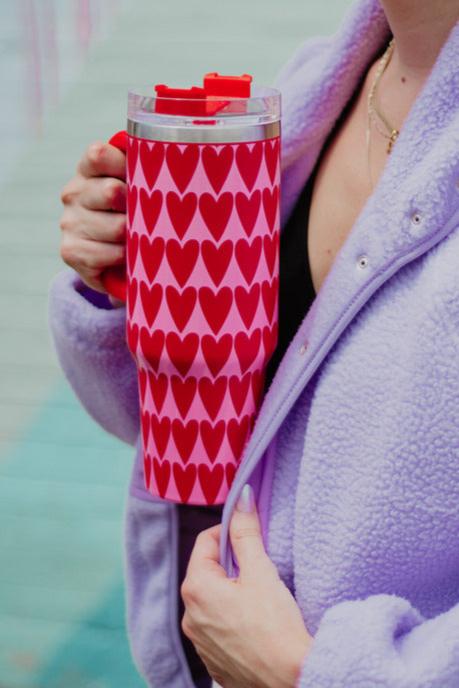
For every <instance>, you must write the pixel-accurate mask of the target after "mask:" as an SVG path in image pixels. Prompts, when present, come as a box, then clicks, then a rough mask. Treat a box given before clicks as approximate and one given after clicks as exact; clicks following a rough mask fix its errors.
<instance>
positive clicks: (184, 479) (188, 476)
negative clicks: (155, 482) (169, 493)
mask: <svg viewBox="0 0 459 688" xmlns="http://www.w3.org/2000/svg"><path fill="white" fill-rule="evenodd" d="M172 472H173V474H174V480H175V485H176V487H177V491H178V493H179V495H180V499H181V500H182V503H183V504H186V503H187V502H188V500H189V498H190V494H191V493H192V491H193V487H194V482H195V480H196V464H194V463H190V464H189V465H188V466H186V467H185V468H184V467H183V466H182V465H181V464H179V463H177V461H174V463H173V465H172Z"/></svg>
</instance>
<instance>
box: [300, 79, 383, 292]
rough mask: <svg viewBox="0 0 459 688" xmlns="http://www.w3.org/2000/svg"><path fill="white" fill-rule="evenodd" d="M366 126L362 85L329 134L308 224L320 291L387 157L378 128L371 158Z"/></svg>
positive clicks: (314, 274)
mask: <svg viewBox="0 0 459 688" xmlns="http://www.w3.org/2000/svg"><path fill="white" fill-rule="evenodd" d="M366 128H367V106H366V89H365V88H363V89H362V90H361V92H360V93H359V94H358V95H357V97H356V98H355V100H354V102H353V103H352V104H351V107H350V108H349V111H348V114H347V115H346V116H345V117H344V118H343V120H342V122H341V123H340V125H339V126H338V127H336V128H335V131H334V132H333V133H332V135H331V136H330V137H329V139H328V141H327V143H326V147H325V149H324V150H323V152H322V155H321V156H320V160H319V162H318V164H317V174H316V176H315V181H314V186H313V189H312V195H311V204H310V210H309V219H308V225H307V234H308V257H309V265H310V269H311V277H312V282H313V285H314V289H315V292H316V293H317V292H318V291H319V289H320V287H321V285H322V283H323V281H324V279H325V278H326V276H327V274H328V272H329V271H330V268H331V266H332V264H333V262H334V260H335V257H336V255H337V253H338V252H339V250H340V248H341V246H342V245H343V244H344V242H345V241H346V238H347V236H348V235H349V233H350V231H351V229H352V227H353V226H354V224H355V221H356V219H357V217H358V215H359V214H360V212H361V211H362V209H363V207H364V205H365V203H366V201H367V200H368V198H369V196H370V195H371V193H372V191H373V188H374V186H375V185H376V183H377V180H378V178H379V176H380V174H381V173H382V170H383V168H384V165H385V163H386V160H387V141H386V139H385V138H384V137H383V136H381V135H380V134H379V133H378V132H377V131H376V130H375V129H374V128H372V129H371V138H370V158H368V149H367V142H366ZM370 175H371V176H370Z"/></svg>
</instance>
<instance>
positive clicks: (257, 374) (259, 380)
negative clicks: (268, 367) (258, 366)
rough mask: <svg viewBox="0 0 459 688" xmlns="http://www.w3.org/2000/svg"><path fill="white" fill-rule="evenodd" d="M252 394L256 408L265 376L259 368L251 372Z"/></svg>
mask: <svg viewBox="0 0 459 688" xmlns="http://www.w3.org/2000/svg"><path fill="white" fill-rule="evenodd" d="M251 382H252V394H253V400H254V402H255V408H258V406H259V403H260V399H261V395H262V392H263V388H264V384H265V376H264V373H263V372H262V371H261V370H254V371H253V373H252V380H251Z"/></svg>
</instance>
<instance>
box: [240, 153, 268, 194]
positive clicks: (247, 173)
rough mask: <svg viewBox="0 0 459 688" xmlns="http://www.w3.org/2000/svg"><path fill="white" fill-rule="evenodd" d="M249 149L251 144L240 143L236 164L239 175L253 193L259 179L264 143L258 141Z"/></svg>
mask: <svg viewBox="0 0 459 688" xmlns="http://www.w3.org/2000/svg"><path fill="white" fill-rule="evenodd" d="M250 145H252V149H251V150H250V149H249V144H247V143H240V144H239V145H238V147H237V150H236V164H237V168H238V170H239V174H240V175H241V177H242V179H243V180H244V182H245V185H246V187H247V188H248V190H249V191H252V189H253V185H254V184H255V182H256V179H257V177H258V172H259V171H260V165H261V159H262V156H263V143H262V142H261V141H257V142H256V143H254V144H250Z"/></svg>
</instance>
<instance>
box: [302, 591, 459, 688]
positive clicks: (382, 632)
mask: <svg viewBox="0 0 459 688" xmlns="http://www.w3.org/2000/svg"><path fill="white" fill-rule="evenodd" d="M376 686H378V688H457V686H459V605H455V606H453V607H452V608H451V609H449V610H447V611H445V612H443V613H442V614H439V615H437V616H434V617H432V618H430V619H425V618H424V617H423V616H422V615H421V614H420V612H419V611H418V610H417V609H416V608H414V607H413V606H412V605H411V603H410V602H409V601H408V600H407V599H405V598H403V597H398V596H397V595H388V594H385V593H383V594H378V595H371V596H369V597H367V598H365V599H363V600H348V601H344V602H340V603H338V604H335V605H333V606H332V607H329V608H328V609H327V610H326V612H325V613H324V615H323V616H322V619H321V621H320V624H319V627H318V629H317V632H316V634H315V636H314V640H313V643H312V648H311V651H310V652H309V654H308V656H307V657H306V658H305V660H304V662H303V665H302V669H301V672H300V675H299V677H298V680H297V683H296V686H295V688H375V687H376Z"/></svg>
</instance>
